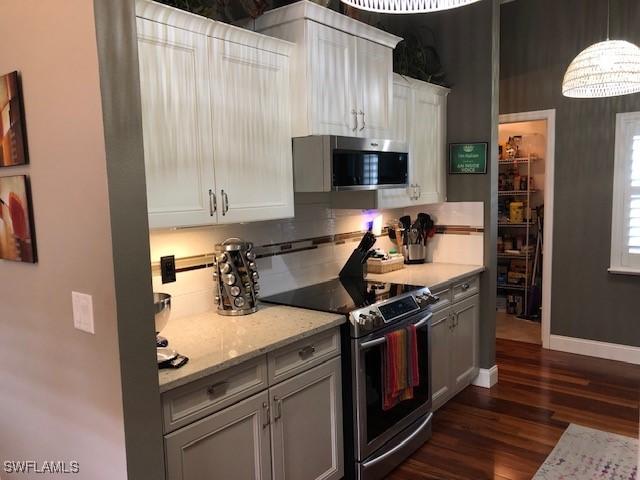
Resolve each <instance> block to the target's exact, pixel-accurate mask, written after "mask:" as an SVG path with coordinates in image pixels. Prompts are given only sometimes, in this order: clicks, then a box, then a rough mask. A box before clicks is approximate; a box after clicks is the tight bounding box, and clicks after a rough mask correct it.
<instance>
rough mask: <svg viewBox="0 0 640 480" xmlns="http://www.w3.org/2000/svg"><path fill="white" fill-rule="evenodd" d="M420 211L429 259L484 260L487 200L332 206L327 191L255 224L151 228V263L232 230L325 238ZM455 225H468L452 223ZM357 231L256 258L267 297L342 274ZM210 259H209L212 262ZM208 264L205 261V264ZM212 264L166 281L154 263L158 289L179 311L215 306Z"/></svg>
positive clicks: (256, 236) (280, 239)
mask: <svg viewBox="0 0 640 480" xmlns="http://www.w3.org/2000/svg"><path fill="white" fill-rule="evenodd" d="M420 211H424V212H426V213H429V214H430V215H431V216H432V218H433V219H434V221H435V222H436V224H437V225H438V231H439V232H442V233H437V234H436V235H435V237H434V238H432V239H431V240H430V242H429V255H430V260H432V261H434V262H440V263H459V264H474V265H475V264H482V263H483V257H482V255H483V253H482V252H483V247H482V246H483V233H482V230H483V204H482V202H464V203H442V204H435V205H428V206H424V207H413V208H411V209H406V211H405V210H403V209H396V210H380V211H363V210H333V209H331V208H329V205H328V203H327V202H326V201H325V200H324V198H323V197H321V196H319V197H318V198H313V197H312V198H310V199H309V198H307V199H305V200H304V203H302V202H298V203H296V217H295V218H292V219H285V220H274V221H267V222H256V223H248V224H235V225H220V226H212V227H204V228H187V229H172V230H152V231H151V233H150V246H151V263H152V264H153V265H156V264H157V262H159V260H160V257H161V256H164V255H175V257H176V259H178V260H179V259H181V258H185V257H193V256H199V255H205V254H210V253H212V252H213V250H214V245H216V244H218V243H221V242H222V241H224V240H225V239H227V238H230V237H239V238H242V239H243V240H248V241H251V242H253V243H254V244H255V245H256V246H257V247H260V246H269V245H273V244H279V243H286V242H293V241H300V240H311V239H317V238H319V237H327V236H336V235H338V236H339V235H341V234H347V233H353V232H364V231H366V229H367V226H368V223H369V222H371V221H372V220H373V219H374V218H376V217H377V216H379V215H381V216H382V221H383V225H386V224H387V222H388V221H390V220H392V219H397V218H399V217H400V216H402V215H404V214H410V215H411V216H412V218H415V216H416V214H417V213H418V212H420ZM449 227H464V228H453V229H450V228H449ZM358 241H359V238H358V236H356V238H347V239H346V240H345V239H341V240H339V241H327V239H326V238H325V239H324V241H323V243H322V244H318V245H317V247H316V248H313V249H308V250H301V251H293V252H289V253H284V252H283V253H282V254H276V255H271V256H265V257H263V258H259V259H258V260H257V264H258V271H259V273H260V287H261V294H262V295H263V296H266V295H270V294H273V293H277V292H280V291H284V290H289V289H292V288H296V287H300V286H304V285H310V284H313V283H317V282H322V281H325V280H329V279H331V278H335V277H336V276H337V275H338V272H339V271H340V269H341V268H342V266H343V265H344V262H345V261H346V260H347V258H348V257H349V255H350V254H351V252H352V251H353V249H354V248H355V246H356V245H357V242H358ZM394 246H395V245H394V244H393V243H392V242H391V240H390V239H389V238H388V237H387V236H385V235H383V236H381V237H379V238H378V241H377V242H376V247H380V248H383V249H385V250H389V249H391V248H393V247H394ZM207 263H208V262H207ZM203 266H204V265H203ZM212 273H213V268H211V267H208V268H199V269H194V270H190V271H184V272H179V273H178V274H177V281H176V282H174V283H169V284H165V285H163V284H162V282H161V279H160V275H159V273H158V270H157V268H154V275H153V288H154V291H162V292H166V293H169V294H171V295H172V296H173V302H172V315H173V316H174V318H178V317H182V316H187V315H192V314H197V313H201V312H203V311H207V310H210V309H212V308H215V305H214V299H213V297H214V283H213V279H212Z"/></svg>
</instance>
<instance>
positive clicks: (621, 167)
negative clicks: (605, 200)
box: [609, 112, 640, 275]
mask: <svg viewBox="0 0 640 480" xmlns="http://www.w3.org/2000/svg"><path fill="white" fill-rule="evenodd" d="M609 270H610V271H612V272H615V273H630V274H638V275H640V112H632V113H619V114H618V115H617V120H616V144H615V170H614V180H613V211H612V216H611V268H610V269H609Z"/></svg>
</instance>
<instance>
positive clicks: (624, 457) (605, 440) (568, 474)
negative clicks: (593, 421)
mask: <svg viewBox="0 0 640 480" xmlns="http://www.w3.org/2000/svg"><path fill="white" fill-rule="evenodd" d="M637 478H638V440H636V439H633V438H630V437H623V436H622V435H615V434H613V433H607V432H603V431H600V430H594V429H592V428H587V427H581V426H580V425H574V424H571V425H569V428H567V429H566V430H565V432H564V434H563V435H562V437H561V438H560V441H559V442H558V444H557V445H556V446H555V448H554V449H553V451H552V452H551V453H550V454H549V456H548V457H547V459H546V460H545V461H544V463H543V464H542V466H541V467H540V469H539V470H538V472H537V473H536V475H535V477H533V480H591V479H598V480H637Z"/></svg>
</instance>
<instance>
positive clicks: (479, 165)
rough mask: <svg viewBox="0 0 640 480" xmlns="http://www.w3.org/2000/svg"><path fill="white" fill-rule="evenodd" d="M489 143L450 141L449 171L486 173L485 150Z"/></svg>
mask: <svg viewBox="0 0 640 480" xmlns="http://www.w3.org/2000/svg"><path fill="white" fill-rule="evenodd" d="M488 149H489V144H488V143H486V142H483V143H450V144H449V173H450V174H453V175H461V174H483V173H487V150H488Z"/></svg>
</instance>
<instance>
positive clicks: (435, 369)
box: [431, 308, 451, 410]
mask: <svg viewBox="0 0 640 480" xmlns="http://www.w3.org/2000/svg"><path fill="white" fill-rule="evenodd" d="M450 357H451V309H450V308H445V309H444V310H441V311H439V312H436V313H434V314H433V317H431V364H432V367H431V392H432V394H431V395H432V396H431V398H432V402H433V409H434V410H435V409H436V408H438V407H440V406H441V405H442V404H443V403H444V402H446V401H447V399H448V398H449V397H450V395H451V388H450V387H451V373H450V366H451V363H450V361H449V359H450Z"/></svg>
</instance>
